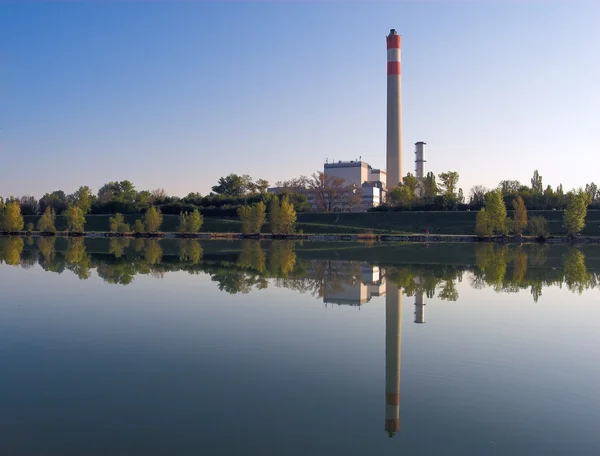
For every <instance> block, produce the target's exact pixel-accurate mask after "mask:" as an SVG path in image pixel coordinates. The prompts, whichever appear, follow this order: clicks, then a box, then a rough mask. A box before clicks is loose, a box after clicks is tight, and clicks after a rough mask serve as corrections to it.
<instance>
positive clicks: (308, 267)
mask: <svg viewBox="0 0 600 456" xmlns="http://www.w3.org/2000/svg"><path fill="white" fill-rule="evenodd" d="M35 239H36V240H35V241H34V238H31V237H29V238H27V239H26V241H24V239H23V238H21V237H0V262H4V263H6V264H9V265H12V266H16V265H20V266H22V267H23V268H28V267H31V266H32V265H34V264H35V263H38V264H39V265H40V266H41V267H42V268H43V269H44V270H46V271H51V272H56V273H62V272H63V271H64V270H65V269H69V270H71V271H73V272H74V273H75V274H76V275H77V276H78V277H79V278H81V279H87V278H88V277H90V275H91V272H92V270H94V269H95V270H96V272H97V274H98V275H99V276H100V277H101V278H103V279H104V280H105V281H106V282H108V283H113V284H121V285H127V284H130V283H132V282H133V280H134V277H135V276H136V275H137V274H149V275H152V276H153V277H157V278H160V277H163V275H164V274H165V273H166V272H169V271H179V270H182V271H187V272H188V273H190V274H198V273H206V274H209V275H210V276H211V279H212V280H213V281H214V282H215V283H216V284H217V286H218V288H219V289H220V290H223V291H226V292H228V293H232V294H233V293H249V292H250V291H251V290H253V289H263V288H266V287H268V286H269V279H274V280H273V281H272V282H271V283H272V284H274V285H275V286H277V287H282V288H289V289H293V290H297V291H298V292H300V293H310V294H312V295H313V296H315V297H318V298H321V299H322V300H323V302H324V303H325V304H334V305H354V306H361V305H363V304H365V303H368V302H369V301H370V300H371V299H372V297H374V296H382V295H384V294H385V293H386V288H387V287H389V286H390V284H392V283H393V284H395V285H396V286H397V287H399V288H401V289H402V291H403V293H404V294H405V295H406V296H414V297H415V300H414V301H415V322H416V323H424V322H425V315H424V312H425V310H424V308H425V298H433V297H435V296H437V297H438V298H440V299H442V300H446V301H456V300H457V299H458V288H457V286H458V284H459V283H460V282H461V281H462V278H463V274H464V273H465V272H466V273H467V274H468V279H469V282H470V284H471V286H472V287H473V288H482V287H485V286H491V287H493V289H494V290H495V291H497V292H502V293H516V292H519V291H520V290H524V289H529V290H530V292H531V295H532V296H533V300H534V301H535V302H537V301H538V299H539V298H540V296H541V295H542V290H543V288H544V287H548V286H562V285H563V284H565V285H566V287H567V288H568V289H569V290H571V291H572V292H575V293H581V292H583V291H584V290H586V289H590V288H594V287H597V286H598V278H599V277H598V274H597V273H595V272H590V271H589V270H588V268H587V266H586V258H585V255H584V253H583V251H582V250H580V249H577V248H573V247H570V248H558V247H554V248H552V247H548V246H543V245H531V246H524V247H517V246H507V245H495V244H492V243H481V244H477V245H476V246H465V252H472V251H473V249H474V252H475V266H472V265H470V264H472V263H470V261H464V263H463V264H460V263H459V264H456V265H447V264H437V263H429V264H428V263H425V262H422V261H421V259H420V258H419V256H418V255H413V258H412V260H413V263H411V262H410V261H411V259H410V258H407V259H406V260H405V263H406V264H398V263H395V264H394V263H393V264H386V263H384V264H385V266H384V265H377V264H373V263H365V262H364V261H355V260H352V259H351V260H341V259H336V260H332V259H323V255H322V254H320V255H317V254H315V255H316V257H317V258H319V259H316V258H311V256H312V255H313V253H312V252H314V251H313V250H310V248H308V249H301V250H299V248H300V247H302V246H301V245H300V244H297V243H295V242H293V241H272V242H259V241H251V240H244V241H242V242H241V243H231V244H234V247H232V248H228V249H227V251H226V252H225V251H222V247H221V248H220V249H219V248H217V249H213V250H210V251H209V254H208V255H207V254H206V253H205V249H206V248H210V247H211V246H212V244H211V243H210V242H208V243H205V244H204V247H203V244H202V243H201V242H200V241H198V240H196V239H186V240H163V241H159V240H156V239H142V238H136V239H129V238H110V239H89V238H69V239H65V238H56V237H40V238H35ZM221 245H222V244H221ZM361 248H363V249H364V248H365V247H364V246H362V247H361ZM393 248H394V246H393V245H391V246H390V249H389V250H390V251H391V250H393ZM299 252H301V253H302V254H301V255H300V256H299ZM316 252H318V251H316ZM415 252H418V250H415ZM555 252H563V253H561V255H558V256H557V255H555V256H554V258H552V260H548V255H549V253H550V254H555ZM338 253H339V252H338V251H332V255H335V256H339V255H338ZM550 261H552V262H553V264H552V266H549V265H548V263H549V262H550Z"/></svg>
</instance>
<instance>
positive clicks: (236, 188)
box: [212, 174, 252, 196]
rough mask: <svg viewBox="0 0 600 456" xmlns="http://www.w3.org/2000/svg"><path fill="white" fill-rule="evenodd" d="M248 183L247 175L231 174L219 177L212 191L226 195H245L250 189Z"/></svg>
mask: <svg viewBox="0 0 600 456" xmlns="http://www.w3.org/2000/svg"><path fill="white" fill-rule="evenodd" d="M250 182H252V181H250ZM247 185H248V182H247V179H245V176H238V175H237V174H230V175H229V176H226V177H221V178H219V181H218V182H217V185H215V186H214V187H212V191H213V192H215V193H217V194H219V195H225V196H243V195H244V194H245V193H246V191H247V190H248V188H247Z"/></svg>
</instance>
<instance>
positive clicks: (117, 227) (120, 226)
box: [108, 213, 131, 233]
mask: <svg viewBox="0 0 600 456" xmlns="http://www.w3.org/2000/svg"><path fill="white" fill-rule="evenodd" d="M108 222H109V225H110V231H111V232H113V233H129V232H130V231H131V228H130V227H129V225H128V224H127V223H125V218H124V217H123V214H119V213H117V214H115V216H114V217H111V218H109V219H108Z"/></svg>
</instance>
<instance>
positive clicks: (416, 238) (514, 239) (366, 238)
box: [0, 231, 600, 244]
mask: <svg viewBox="0 0 600 456" xmlns="http://www.w3.org/2000/svg"><path fill="white" fill-rule="evenodd" d="M0 236H59V237H92V238H99V237H106V238H119V237H128V238H154V239H231V240H239V239H254V240H295V241H320V242H337V241H352V242H411V243H426V244H427V243H440V242H445V243H456V242H494V243H548V244H573V243H575V244H598V243H600V237H596V236H576V237H570V236H548V237H545V238H537V237H534V236H492V237H479V236H474V235H456V234H271V233H261V234H242V233H110V232H86V233H75V232H67V231H64V232H63V231H61V232H57V233H47V232H33V233H32V232H25V231H16V232H2V233H0Z"/></svg>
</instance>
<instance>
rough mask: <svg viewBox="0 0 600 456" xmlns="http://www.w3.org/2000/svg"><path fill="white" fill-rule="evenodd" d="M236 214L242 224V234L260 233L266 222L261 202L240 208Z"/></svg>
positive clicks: (264, 208)
mask: <svg viewBox="0 0 600 456" xmlns="http://www.w3.org/2000/svg"><path fill="white" fill-rule="evenodd" d="M237 213H238V217H239V218H240V221H241V222H242V233H244V234H250V233H260V230H261V228H262V226H263V225H264V224H265V220H266V207H265V204H264V203H263V202H262V201H260V202H258V203H256V204H253V205H252V206H242V207H240V208H239V209H238V210H237Z"/></svg>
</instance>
